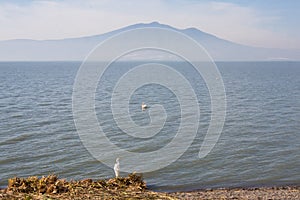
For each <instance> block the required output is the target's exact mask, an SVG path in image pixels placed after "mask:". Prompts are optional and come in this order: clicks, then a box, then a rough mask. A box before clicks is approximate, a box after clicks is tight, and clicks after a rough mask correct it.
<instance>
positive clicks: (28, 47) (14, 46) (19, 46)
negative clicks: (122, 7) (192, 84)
mask: <svg viewBox="0 0 300 200" xmlns="http://www.w3.org/2000/svg"><path fill="white" fill-rule="evenodd" d="M147 27H156V28H164V29H170V30H174V31H178V32H180V33H183V34H186V35H188V36H189V37H191V38H193V39H194V40H195V41H197V42H198V43H199V44H200V45H202V46H203V47H204V48H205V49H206V50H207V52H208V53H209V54H210V56H211V57H212V58H213V59H214V60H215V61H267V60H300V49H272V48H259V47H252V46H246V45H242V44H237V43H234V42H231V41H228V40H224V39H221V38H218V37H216V36H214V35H211V34H208V33H205V32H202V31H200V30H198V29H196V28H193V27H192V28H187V29H177V28H175V27H172V26H169V25H166V24H160V23H158V22H152V23H139V24H133V25H130V26H127V27H124V28H120V29H117V30H114V31H111V32H107V33H103V34H99V35H94V36H86V37H79V38H68V39H60V40H28V39H16V40H6V41H0V61H77V60H79V61H82V60H84V58H85V57H86V56H87V55H88V54H89V52H90V51H91V50H93V49H94V48H95V47H96V46H97V45H98V44H99V43H101V42H102V41H104V40H105V39H107V38H109V37H112V36H113V35H116V34H119V33H121V32H123V31H129V30H132V29H136V28H147Z"/></svg>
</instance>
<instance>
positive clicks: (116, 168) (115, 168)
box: [114, 158, 120, 178]
mask: <svg viewBox="0 0 300 200" xmlns="http://www.w3.org/2000/svg"><path fill="white" fill-rule="evenodd" d="M114 171H115V175H116V178H118V177H119V174H120V162H119V158H117V159H116V163H115V166H114Z"/></svg>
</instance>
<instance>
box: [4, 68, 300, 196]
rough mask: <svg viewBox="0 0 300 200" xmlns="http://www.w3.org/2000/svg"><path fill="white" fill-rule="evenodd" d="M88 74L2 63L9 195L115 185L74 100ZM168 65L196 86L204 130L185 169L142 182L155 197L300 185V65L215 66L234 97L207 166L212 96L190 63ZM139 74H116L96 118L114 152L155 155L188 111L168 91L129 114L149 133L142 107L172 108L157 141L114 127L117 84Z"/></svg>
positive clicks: (106, 82)
mask: <svg viewBox="0 0 300 200" xmlns="http://www.w3.org/2000/svg"><path fill="white" fill-rule="evenodd" d="M80 64H81V63H79V62H1V63H0V91H1V92H0V111H1V112H0V153H1V154H0V155H1V157H0V187H4V186H6V185H7V179H8V178H11V177H14V176H20V177H27V176H31V175H37V176H42V175H48V174H50V173H55V174H58V175H59V176H60V177H61V178H66V179H68V180H70V179H84V178H93V179H101V178H110V177H113V176H114V172H113V170H112V169H111V168H109V167H107V166H106V165H104V164H102V163H101V162H99V161H98V160H96V159H95V158H93V156H92V155H91V154H90V153H89V152H88V151H87V149H86V148H85V147H84V145H83V144H82V142H81V140H80V137H79V135H78V134H77V132H76V127H75V123H74V120H73V114H72V92H73V84H74V81H75V77H76V73H77V71H78V69H79V66H80ZM165 64H166V63H165ZM167 64H168V65H169V66H171V67H173V68H174V69H176V70H178V71H179V72H180V73H182V74H183V75H184V76H185V77H186V78H187V80H188V81H190V82H191V85H192V87H193V88H194V90H195V93H196V95H197V98H198V100H199V105H200V111H201V114H200V123H199V124H200V125H199V129H198V132H197V135H196V138H195V139H194V141H193V143H192V144H191V145H190V147H189V148H188V149H187V151H186V152H185V153H184V154H183V155H182V156H181V157H180V158H179V159H178V160H177V161H176V162H174V163H172V164H171V165H169V166H167V167H165V168H162V169H160V170H157V171H153V172H149V173H145V174H143V176H144V179H145V180H146V182H147V184H148V185H149V187H150V188H152V189H154V190H160V191H179V190H180V191H181V190H193V189H200V188H216V187H247V186H273V185H299V184H300V171H299V169H300V153H299V152H300V62H224V63H222V62H220V63H216V64H217V67H218V69H219V71H220V73H221V75H222V78H223V81H224V86H225V89H226V99H227V111H226V121H225V125H224V128H223V131H222V134H221V136H220V138H219V140H218V142H217V144H216V146H215V147H214V149H213V150H212V151H211V152H210V153H209V154H208V155H207V156H206V157H205V158H202V159H199V158H198V153H199V148H200V146H201V143H202V141H203V137H204V133H206V131H207V129H208V125H209V120H210V113H211V110H210V98H209V93H208V90H207V88H206V86H205V83H204V81H203V80H202V79H199V78H198V77H195V76H194V72H193V70H192V69H190V68H189V67H188V66H185V65H186V64H185V63H180V62H174V63H167ZM131 66H132V63H130V62H123V63H118V64H115V66H112V67H111V68H109V70H108V71H107V72H106V74H105V76H104V78H103V81H102V84H100V83H99V86H98V87H97V91H96V95H95V110H96V114H97V117H98V120H99V124H100V125H101V126H102V128H103V131H104V132H105V133H106V134H107V137H108V138H109V139H110V140H111V141H112V142H113V143H114V144H115V145H117V146H120V147H122V148H125V149H128V150H130V151H134V152H150V151H154V150H156V149H160V148H162V147H163V146H164V145H166V144H168V143H169V142H170V141H171V140H172V138H173V137H174V136H175V133H176V131H177V130H178V126H179V124H180V106H179V104H178V100H176V96H175V95H174V94H173V93H172V92H171V91H170V90H168V89H167V88H165V87H162V86H160V85H145V86H144V87H142V88H139V89H138V90H136V92H135V93H134V94H132V97H131V99H130V105H129V111H130V115H131V117H132V119H133V120H134V121H135V123H136V124H138V125H141V126H143V125H147V124H148V123H149V121H150V118H149V114H148V111H145V112H142V111H141V109H140V108H141V107H140V104H141V102H142V101H145V102H146V103H147V104H149V105H153V104H161V105H163V106H164V108H165V111H166V113H167V119H166V122H165V124H164V127H163V128H162V129H161V130H160V132H159V133H158V134H157V135H156V136H155V137H153V138H150V139H149V138H147V139H142V138H132V137H127V136H126V134H124V133H123V132H122V130H121V129H120V128H119V127H118V126H117V124H116V122H115V121H114V119H113V116H112V113H111V106H110V104H109V103H110V101H109V100H110V98H111V92H112V90H113V88H114V85H115V84H116V81H118V79H119V78H120V77H121V76H122V75H123V74H124V73H125V72H126V71H128V69H130V68H131ZM129 128H130V127H129ZM185 128H188V127H185ZM137 162H138V161H137ZM121 168H122V158H121ZM122 175H126V173H124V172H123V173H122Z"/></svg>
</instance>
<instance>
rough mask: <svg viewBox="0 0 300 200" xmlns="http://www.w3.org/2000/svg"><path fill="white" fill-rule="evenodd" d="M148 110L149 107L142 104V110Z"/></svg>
mask: <svg viewBox="0 0 300 200" xmlns="http://www.w3.org/2000/svg"><path fill="white" fill-rule="evenodd" d="M146 108H148V106H147V105H146V104H145V103H144V102H143V103H142V110H145V109H146Z"/></svg>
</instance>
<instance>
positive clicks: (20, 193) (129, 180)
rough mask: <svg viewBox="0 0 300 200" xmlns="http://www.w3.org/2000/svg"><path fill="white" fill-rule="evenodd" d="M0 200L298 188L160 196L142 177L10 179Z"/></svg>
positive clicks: (294, 191) (295, 189)
mask: <svg viewBox="0 0 300 200" xmlns="http://www.w3.org/2000/svg"><path fill="white" fill-rule="evenodd" d="M0 199H26V200H30V199H68V200H69V199H70V200H71V199H295V200H296V199H297V200H298V199H300V186H290V187H287V186H286V187H272V188H264V187H262V188H233V189H213V190H199V191H192V192H174V193H162V192H154V191H151V190H148V189H147V187H146V184H145V182H144V181H143V180H142V177H141V176H138V175H135V174H130V175H129V176H128V177H123V178H113V179H109V180H97V181H93V180H91V179H86V180H81V181H70V182H68V181H66V180H64V179H58V178H57V177H56V176H55V175H49V176H47V177H42V178H38V177H28V178H26V179H22V178H12V179H9V180H8V187H7V188H5V189H1V190H0Z"/></svg>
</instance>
